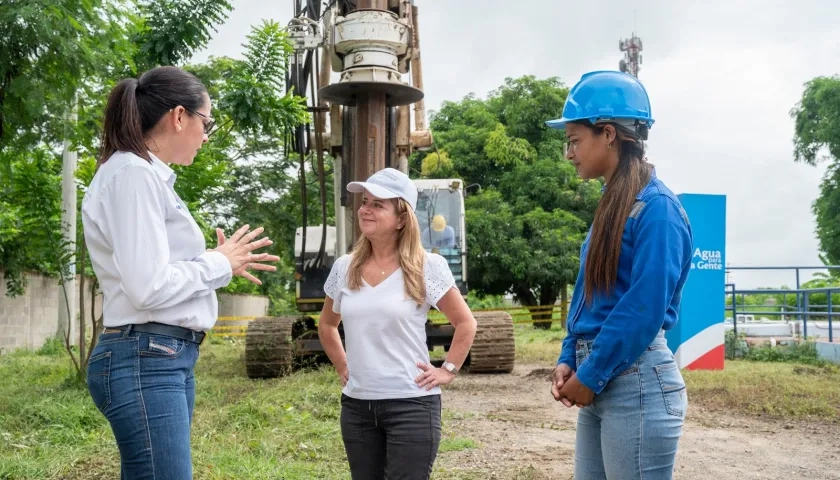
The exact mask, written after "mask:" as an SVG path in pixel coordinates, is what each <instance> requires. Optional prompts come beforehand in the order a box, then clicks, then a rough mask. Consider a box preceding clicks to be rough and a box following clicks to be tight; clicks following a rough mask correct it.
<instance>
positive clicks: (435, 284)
mask: <svg viewBox="0 0 840 480" xmlns="http://www.w3.org/2000/svg"><path fill="white" fill-rule="evenodd" d="M349 265H350V255H343V256H342V257H340V258H338V259H337V260H336V261H335V264H333V267H332V271H331V272H330V276H329V277H328V278H327V282H326V284H325V285H324V291H325V293H326V294H327V295H328V296H329V297H330V298H332V299H333V302H334V303H333V311H334V312H335V313H338V314H340V315H341V321H342V322H343V323H344V343H345V349H346V351H347V369H348V371H349V373H350V378H349V380H348V382H347V385H346V386H345V387H344V390H343V393H344V394H345V395H347V396H348V397H351V398H356V399H359V400H383V399H392V398H412V397H422V396H425V395H434V394H440V388H439V387H434V388H432V389H431V390H426V387H420V386H418V385H417V384H416V383H415V382H414V379H415V377H417V375H419V374H420V372H421V371H422V370H420V369H419V368H418V367H417V362H426V363H428V362H429V349H428V347H427V346H426V314H427V313H428V312H429V309H430V308H431V307H435V308H437V302H438V301H439V300H440V299H441V298H442V297H443V295H444V294H446V292H448V291H449V289H450V288H452V287H455V279H454V277H453V276H452V272H451V271H450V270H449V265H448V264H447V262H446V259H445V258H443V257H442V256H440V255H438V254H432V253H427V254H426V263H425V266H424V274H425V275H424V276H425V279H426V302H425V303H424V304H423V305H421V306H420V307H418V306H417V304H416V303H415V301H414V300H412V299H411V298H410V297H408V296H407V295H406V293H405V284H404V279H403V271H402V269H397V270H396V271H395V272H394V273H392V274H391V276H389V277H387V278H386V279H385V280H383V281H382V283H380V284H379V285H377V286H375V287H371V286H370V285H369V284H368V283H367V282H366V281H364V280H362V287H361V288H360V289H359V290H350V289H349V288H348V287H347V268H348V267H349Z"/></svg>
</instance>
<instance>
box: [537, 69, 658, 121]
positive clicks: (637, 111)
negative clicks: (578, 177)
mask: <svg viewBox="0 0 840 480" xmlns="http://www.w3.org/2000/svg"><path fill="white" fill-rule="evenodd" d="M579 120H589V122H591V123H593V124H595V123H598V122H607V121H615V122H616V123H620V124H625V125H627V124H629V125H645V126H647V128H650V127H651V126H652V125H653V117H651V115H650V99H649V98H648V94H647V91H646V90H645V87H644V86H643V85H642V83H641V82H639V80H638V79H637V78H636V77H634V76H633V75H630V74H628V73H623V72H618V71H612V70H599V71H595V72H589V73H586V74H584V75H583V76H582V77H581V78H580V81H578V83H577V84H575V86H574V87H572V89H571V90H570V91H569V95H568V96H567V97H566V104H565V105H564V106H563V117H562V118H558V119H556V120H549V121H547V122H545V124H546V125H548V126H549V127H551V128H556V129H559V130H562V129H564V128H566V123H568V122H574V121H579Z"/></svg>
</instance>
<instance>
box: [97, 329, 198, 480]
mask: <svg viewBox="0 0 840 480" xmlns="http://www.w3.org/2000/svg"><path fill="white" fill-rule="evenodd" d="M197 359H198V344H196V343H193V342H188V341H185V340H181V339H179V338H174V337H168V336H162V335H151V334H147V333H139V332H129V331H124V332H118V333H109V332H108V330H107V329H106V333H103V334H102V335H100V336H99V343H98V344H97V345H96V347H95V348H94V349H93V352H91V357H90V363H89V365H88V371H87V384H88V391H89V392H90V397H91V399H92V400H93V402H94V403H95V404H96V407H97V408H98V409H99V411H100V412H102V414H103V415H105V418H107V419H108V421H109V422H110V423H111V430H112V431H113V432H114V437H115V438H116V441H117V446H118V447H119V450H120V471H121V478H122V480H160V479H164V478H165V479H172V480H186V479H191V478H192V460H191V457H190V424H191V422H192V414H193V406H194V404H195V377H194V376H193V367H194V366H195V362H196V360H197Z"/></svg>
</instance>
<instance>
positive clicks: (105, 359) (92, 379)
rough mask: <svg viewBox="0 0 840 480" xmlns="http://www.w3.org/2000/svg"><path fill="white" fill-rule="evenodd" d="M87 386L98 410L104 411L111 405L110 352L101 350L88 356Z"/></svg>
mask: <svg viewBox="0 0 840 480" xmlns="http://www.w3.org/2000/svg"><path fill="white" fill-rule="evenodd" d="M87 386H88V392H89V393H90V398H91V399H92V400H93V403H94V405H96V408H98V409H99V411H100V412H104V411H105V409H106V408H108V407H109V406H110V405H111V352H103V353H100V354H97V355H94V356H92V357H91V358H90V361H89V362H88V369H87Z"/></svg>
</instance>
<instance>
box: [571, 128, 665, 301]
mask: <svg viewBox="0 0 840 480" xmlns="http://www.w3.org/2000/svg"><path fill="white" fill-rule="evenodd" d="M582 125H585V126H587V127H589V128H591V129H592V130H593V132H594V133H595V134H596V135H600V134H602V133H603V132H604V127H606V125H607V124H599V125H591V124H587V123H582ZM609 125H612V126H613V127H614V128H615V130H616V138H615V140H614V142H615V143H616V145H615V146H616V148H618V167H617V168H616V169H615V172H614V173H613V175H612V177H610V182H609V185H608V186H607V189H606V191H605V192H604V196H603V197H602V198H601V201H600V202H598V208H597V209H596V210H595V219H594V221H593V223H592V236H591V237H590V239H589V250H588V251H587V254H586V267H585V270H584V279H583V280H584V292H585V296H586V302H587V303H591V302H592V296H593V294H594V292H596V291H597V292H599V293H609V292H610V291H612V288H613V286H614V285H615V280H616V275H617V274H618V259H619V255H620V254H621V236H622V234H623V233H624V224H625V223H626V222H627V217H628V216H629V215H630V210H631V209H632V208H633V203H635V201H636V195H638V194H639V192H640V191H641V190H642V189H643V188H645V185H647V184H648V182H649V181H650V178H651V174H652V171H653V165H651V164H649V163H647V161H646V159H645V145H644V143H642V139H646V138H647V128H646V127H644V126H641V127H637V129H638V130H636V131H634V130H633V129H631V128H628V127H624V126H621V125H617V124H615V123H610V124H609Z"/></svg>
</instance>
